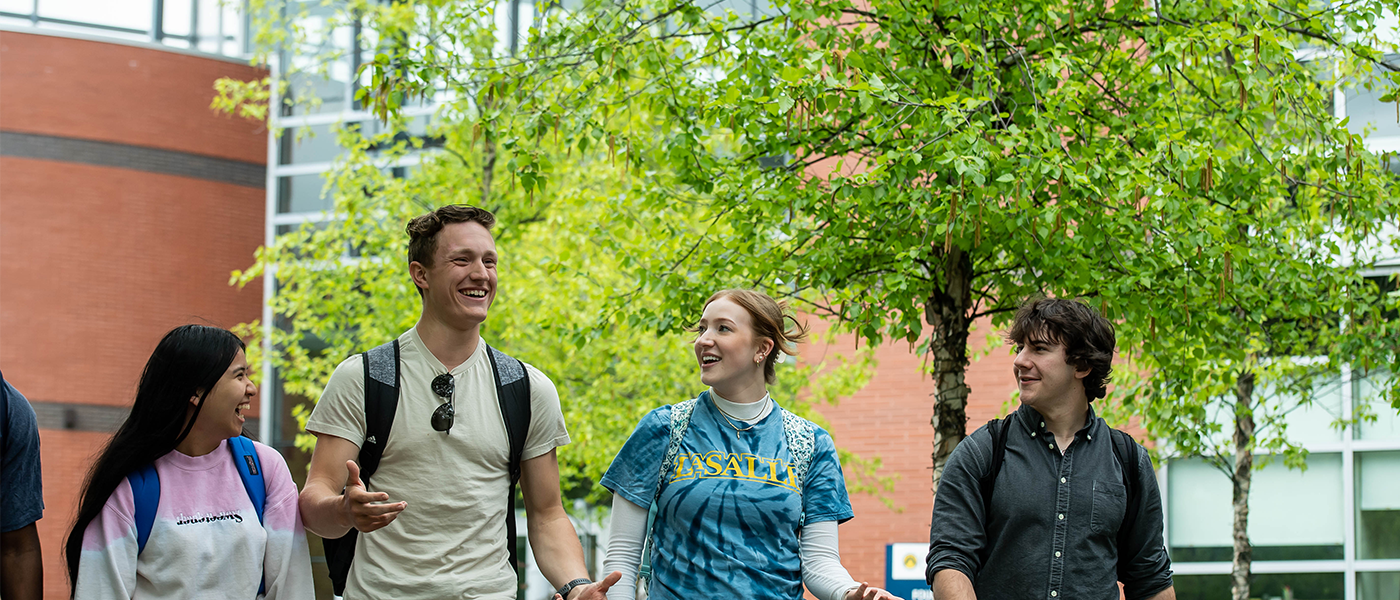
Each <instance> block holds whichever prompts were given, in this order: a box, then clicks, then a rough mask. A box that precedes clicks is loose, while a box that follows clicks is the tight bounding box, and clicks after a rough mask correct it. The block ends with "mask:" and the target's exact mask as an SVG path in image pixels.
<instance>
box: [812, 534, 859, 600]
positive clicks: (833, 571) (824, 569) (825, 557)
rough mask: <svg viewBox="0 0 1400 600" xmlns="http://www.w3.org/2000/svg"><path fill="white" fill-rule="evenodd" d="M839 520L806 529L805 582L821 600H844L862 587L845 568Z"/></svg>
mask: <svg viewBox="0 0 1400 600" xmlns="http://www.w3.org/2000/svg"><path fill="white" fill-rule="evenodd" d="M836 527H837V523H836V521H823V522H821V523H812V524H809V525H807V526H806V527H803V528H802V540H801V544H802V545H801V556H802V583H803V584H804V585H806V586H807V590H808V591H810V592H812V595H813V596H816V597H817V598H819V599H820V600H842V599H843V598H845V597H846V593H847V592H850V591H851V590H852V589H855V588H856V587H857V586H858V585H859V584H857V583H856V580H854V579H852V578H851V574H850V573H849V572H848V571H846V567H843V566H841V541H840V538H839V537H838V535H837V531H836Z"/></svg>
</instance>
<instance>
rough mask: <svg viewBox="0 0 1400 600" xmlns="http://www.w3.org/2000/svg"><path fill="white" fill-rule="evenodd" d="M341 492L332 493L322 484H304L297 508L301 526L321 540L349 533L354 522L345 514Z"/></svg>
mask: <svg viewBox="0 0 1400 600" xmlns="http://www.w3.org/2000/svg"><path fill="white" fill-rule="evenodd" d="M342 495H343V492H341V493H337V492H335V491H332V490H331V489H330V488H329V487H327V486H326V485H325V484H324V483H321V482H317V481H308V482H306V488H305V489H303V490H302V491H301V496H300V499H299V501H298V503H297V504H298V506H299V507H300V509H301V521H302V525H303V526H304V527H305V528H306V530H307V531H310V532H311V533H314V534H316V535H319V536H321V537H323V538H331V539H335V538H338V537H341V536H344V535H345V534H346V533H349V532H350V529H351V527H352V526H353V524H354V520H353V519H351V518H350V516H349V515H348V514H346V512H345V502H344V499H343V498H342Z"/></svg>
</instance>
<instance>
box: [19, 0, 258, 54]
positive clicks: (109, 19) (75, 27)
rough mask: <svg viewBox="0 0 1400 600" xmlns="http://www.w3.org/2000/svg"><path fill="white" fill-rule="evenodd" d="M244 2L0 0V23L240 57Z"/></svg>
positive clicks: (243, 43)
mask: <svg viewBox="0 0 1400 600" xmlns="http://www.w3.org/2000/svg"><path fill="white" fill-rule="evenodd" d="M244 4H245V3H244V2H242V1H229V0H102V1H101V2H73V1H71V0H0V25H11V26H28V27H37V28H39V29H43V30H48V31H55V32H58V31H62V32H70V33H79V34H92V35H100V36H102V37H105V38H116V39H125V40H131V41H146V42H154V43H157V44H162V45H166V46H171V47H174V48H185V49H189V50H195V51H198V52H205V53H208V54H219V55H223V56H233V57H243V56H245V55H247V53H248V48H247V45H246V40H247V39H248V25H247V19H246V18H245V17H244V14H245V12H246V11H245V10H244Z"/></svg>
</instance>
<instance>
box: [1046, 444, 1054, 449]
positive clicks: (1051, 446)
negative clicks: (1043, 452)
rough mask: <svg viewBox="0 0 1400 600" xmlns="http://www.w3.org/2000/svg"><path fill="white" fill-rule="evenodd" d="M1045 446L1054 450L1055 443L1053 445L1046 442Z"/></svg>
mask: <svg viewBox="0 0 1400 600" xmlns="http://www.w3.org/2000/svg"><path fill="white" fill-rule="evenodd" d="M1045 447H1046V448H1049V449H1051V450H1054V449H1055V445H1054V444H1046V445H1045Z"/></svg>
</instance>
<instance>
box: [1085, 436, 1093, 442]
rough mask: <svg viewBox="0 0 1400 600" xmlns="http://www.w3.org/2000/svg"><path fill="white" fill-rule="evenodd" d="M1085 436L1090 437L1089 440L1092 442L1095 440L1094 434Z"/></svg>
mask: <svg viewBox="0 0 1400 600" xmlns="http://www.w3.org/2000/svg"><path fill="white" fill-rule="evenodd" d="M1084 437H1086V438H1089V441H1091V442H1092V441H1094V436H1092V435H1085V436H1084Z"/></svg>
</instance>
